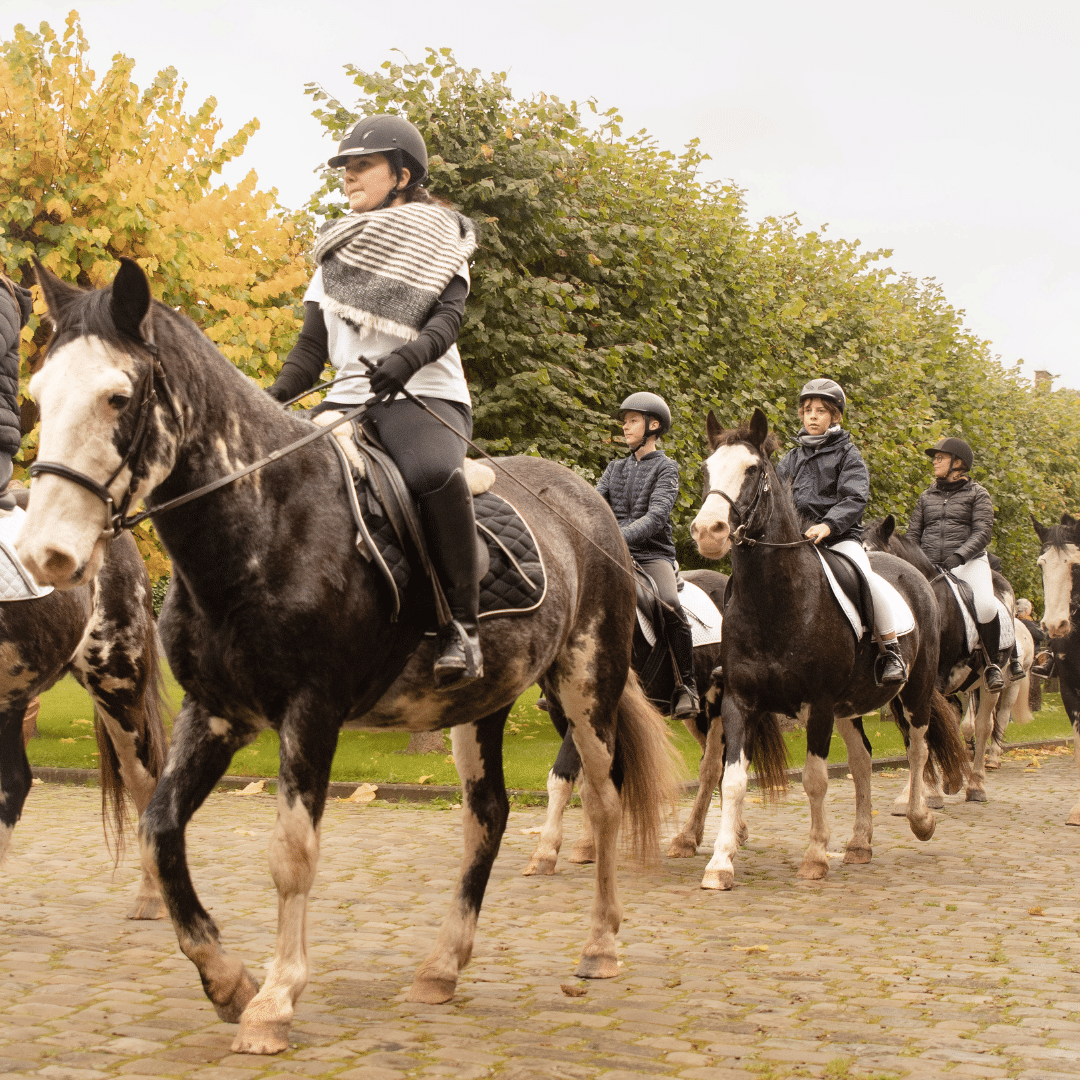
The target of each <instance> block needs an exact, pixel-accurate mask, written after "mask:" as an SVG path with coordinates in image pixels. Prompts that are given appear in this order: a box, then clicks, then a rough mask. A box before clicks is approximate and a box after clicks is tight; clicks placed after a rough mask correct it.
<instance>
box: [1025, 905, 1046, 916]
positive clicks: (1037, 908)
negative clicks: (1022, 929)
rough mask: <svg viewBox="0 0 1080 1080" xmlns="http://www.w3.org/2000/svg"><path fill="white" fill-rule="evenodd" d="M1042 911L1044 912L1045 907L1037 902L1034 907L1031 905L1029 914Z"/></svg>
mask: <svg viewBox="0 0 1080 1080" xmlns="http://www.w3.org/2000/svg"><path fill="white" fill-rule="evenodd" d="M1042 913H1043V909H1042V908H1041V907H1039V905H1038V904H1036V905H1035V906H1034V907H1029V908H1028V914H1029V915H1041V914H1042Z"/></svg>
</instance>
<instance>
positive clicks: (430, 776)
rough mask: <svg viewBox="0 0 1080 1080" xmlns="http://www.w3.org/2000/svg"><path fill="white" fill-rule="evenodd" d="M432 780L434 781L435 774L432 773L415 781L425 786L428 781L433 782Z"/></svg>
mask: <svg viewBox="0 0 1080 1080" xmlns="http://www.w3.org/2000/svg"><path fill="white" fill-rule="evenodd" d="M434 779H435V774H434V773H428V774H427V776H421V777H420V779H419V780H418V781H417V783H418V784H426V783H427V782H428V781H429V780H434Z"/></svg>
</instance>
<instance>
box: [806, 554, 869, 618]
mask: <svg viewBox="0 0 1080 1080" xmlns="http://www.w3.org/2000/svg"><path fill="white" fill-rule="evenodd" d="M818 550H819V551H820V552H821V554H822V555H823V556H824V557H825V561H826V562H827V563H828V564H829V569H830V570H831V571H832V572H833V576H834V577H835V578H836V580H837V581H838V582H839V584H840V588H841V589H843V590H844V595H845V596H846V597H847V598H848V599H849V600H850V601H851V602H852V603H853V604H854V605H855V608H856V610H857V611H858V612H859V617H860V618H861V619H862V624H863V626H865V627H867V629H868V630H869V631H870V632H871V633H873V630H874V598H873V596H871V595H870V586H869V584H867V581H866V578H864V577H863V575H862V573H861V571H860V570H859V568H858V567H857V566H856V565H855V563H853V562H852V561H851V559H849V558H848V557H847V556H846V555H844V554H843V553H842V552H839V551H834V550H833V549H832V548H828V547H824V546H822V547H820V548H819V549H818Z"/></svg>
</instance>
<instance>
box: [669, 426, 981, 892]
mask: <svg viewBox="0 0 1080 1080" xmlns="http://www.w3.org/2000/svg"><path fill="white" fill-rule="evenodd" d="M707 433H708V438H709V447H710V450H711V454H710V456H709V457H708V458H707V459H706V461H705V465H704V473H705V498H704V502H703V504H702V507H701V510H700V511H699V512H698V515H697V517H696V518H695V519H694V522H693V524H692V525H691V527H690V532H691V535H692V536H693V537H694V539H695V541H696V542H697V545H698V550H699V551H700V552H701V554H702V555H704V556H705V557H706V558H709V559H721V558H723V557H724V556H725V555H726V554H727V553H728V552H729V551H730V553H731V563H732V574H731V591H730V594H729V596H728V601H727V605H726V607H725V609H724V640H723V645H722V648H721V664H722V666H723V669H724V697H723V705H722V707H721V718H722V724H723V738H724V772H723V781H722V784H721V792H722V797H723V805H722V810H721V820H720V831H719V834H718V836H717V839H716V847H715V851H714V854H713V857H712V859H711V860H710V862H709V864H708V866H707V867H706V870H705V877H704V880H703V881H702V887H703V888H710V889H730V888H731V887H732V885H733V884H734V877H735V872H734V865H733V857H734V854H735V849H736V845H737V843H738V826H739V822H740V820H741V816H742V813H741V812H742V806H743V800H744V798H745V795H746V785H747V767H748V764H749V761H750V760H753V761H754V763H755V765H756V766H757V770H758V774H759V777H761V779H762V782H763V786H765V787H767V788H775V787H779V786H781V785H782V783H783V780H782V776H783V774H782V768H783V745H784V744H783V740H782V739H781V738H780V735H779V723H778V720H777V714H779V715H786V716H791V717H796V718H798V719H800V720H802V721H804V722H805V724H806V743H807V752H806V765H805V767H804V769H803V787H804V789H805V791H806V794H807V796H808V797H809V799H810V818H811V824H810V844H809V846H808V848H807V850H806V854H805V855H804V857H803V860H802V865H801V866H800V868H799V872H798V873H799V877H801V878H822V877H824V876H825V875H826V874H827V873H828V868H829V862H828V854H827V845H828V841H829V824H828V821H827V818H826V814H825V794H826V791H827V788H828V782H829V774H828V756H829V743H830V740H831V737H832V731H833V724H834V723H835V724H836V725H837V727H838V728H839V729H840V733H841V735H842V736H843V738H844V741H845V742H846V743H847V748H848V767H849V768H850V770H851V775H852V778H853V779H854V781H855V830H854V833H853V835H852V838H851V840H850V842H849V843H848V845H847V851H846V854H845V856H844V861H845V862H848V863H865V862H869V861H870V859H871V855H872V848H871V838H872V834H873V824H872V816H871V815H872V809H871V805H870V775H871V756H870V754H871V747H870V742H869V740H868V739H867V737H866V733H865V732H864V730H863V724H862V717H863V716H864V715H865V714H866V713H869V712H873V711H875V710H877V709H879V708H881V707H882V706H883V705H885V704H886V703H889V704H891V707H892V712H893V716H894V718H895V720H896V722H897V723H898V724H899V725H900V727H901V730H904V731H905V741H906V742H907V745H908V762H909V764H910V767H911V775H912V777H913V781H912V784H911V791H910V797H909V801H908V807H907V817H908V821H909V823H910V825H911V830H912V832H913V833H914V834H915V835H916V836H917V837H918V838H919V839H920V840H929V839H930V837H931V836H932V835H933V833H934V824H935V823H934V815H933V812H932V811H931V810H930V808H929V807H928V806H927V805H926V797H925V792H924V787H923V782H922V780H923V767H924V765H925V764H926V761H927V757H928V754H929V752H931V751H933V752H934V754H935V755H936V757H937V759H938V761H939V762H940V763H941V765H942V767H943V769H944V770H945V772H946V774H947V776H948V777H949V778H950V779H951V780H953V781H955V782H956V783H957V784H959V783H960V782H961V780H962V773H963V770H964V764H965V763H964V748H963V744H962V743H961V741H960V737H959V733H958V731H957V727H956V723H955V718H954V714H953V710H952V708H951V706H949V704H948V703H947V702H946V701H945V699H944V698H943V697H942V696H941V695H940V694H939V693H938V692H937V690H936V689H935V686H934V679H935V676H936V673H937V663H938V633H939V630H938V612H937V604H936V603H935V601H934V595H933V593H932V592H931V590H930V586H929V585H928V584H927V582H926V579H925V578H924V577H923V576H922V575H921V574H919V573H918V572H917V571H916V570H914V568H913V567H911V566H910V565H909V564H907V563H905V562H903V561H901V560H900V559H897V558H895V557H893V556H891V555H878V554H875V555H874V556H872V558H873V566H874V569H875V570H876V571H877V572H878V573H879V574H881V576H882V577H884V578H885V580H886V581H888V582H890V584H892V585H893V587H894V588H896V590H897V591H898V592H899V593H900V595H901V596H902V597H903V598H904V600H905V601H906V602H907V604H908V606H909V607H910V608H911V611H912V613H913V615H914V617H915V628H914V630H913V631H912V632H911V633H910V634H906V635H904V636H903V637H902V638H901V639H900V648H901V651H902V653H903V657H904V662H905V663H906V664H907V667H908V671H909V673H910V675H909V678H908V681H907V682H906V683H904V684H902V686H901V687H897V686H896V685H895V684H894V685H888V686H878V685H877V683H876V681H875V678H874V665H875V661H876V658H877V653H878V650H877V646H876V645H875V644H874V643H873V642H872V641H871V640H869V636H867V637H864V638H863V640H862V641H860V642H856V640H855V635H854V633H853V632H852V629H851V626H850V625H849V623H848V622H847V620H846V617H845V616H844V615H843V613H842V612H841V610H840V607H839V605H838V604H837V602H836V600H835V598H834V597H833V596H832V594H831V592H830V588H829V584H828V581H827V579H826V576H825V573H824V571H823V569H822V567H821V564H820V561H819V559H818V556H817V554H816V552H814V551H813V550H812V549H811V547H810V546H809V545H808V544H807V543H805V542H803V540H804V538H803V527H802V526H801V525H800V523H799V520H798V518H797V515H796V513H795V508H794V505H793V504H792V501H791V496H790V493H789V491H788V490H787V488H786V486H785V485H782V484H780V483H779V481H778V480H777V477H776V473H775V471H774V469H773V466H772V463H771V461H770V456H771V454H772V453H773V451H774V450H775V449H776V446H777V440H776V437H775V436H773V435H771V434H770V432H769V426H768V420H767V419H766V417H765V414H764V413H763V412H762V411H761V410H760V409H756V410H755V411H754V415H753V418H752V419H751V421H750V423H749V425H748V426H747V427H745V428H741V429H733V430H728V431H725V430H724V429H723V428H722V427H721V426H720V424H719V423H717V421H716V418H715V417H714V416H713V414H712V413H711V412H710V413H709V416H708V421H707ZM898 690H899V692H898ZM778 758H779V760H777V759H778Z"/></svg>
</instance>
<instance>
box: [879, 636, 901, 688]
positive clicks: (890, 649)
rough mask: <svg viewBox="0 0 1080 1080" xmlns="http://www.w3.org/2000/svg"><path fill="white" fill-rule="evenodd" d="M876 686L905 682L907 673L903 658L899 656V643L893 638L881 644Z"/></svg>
mask: <svg viewBox="0 0 1080 1080" xmlns="http://www.w3.org/2000/svg"><path fill="white" fill-rule="evenodd" d="M879 671H880V674H879V675H878V679H877V682H878V685H879V686H884V684H885V683H902V682H907V677H908V671H907V665H906V664H905V663H904V658H903V656H901V655H900V642H899V641H897V640H896V638H893V639H892V640H891V641H883V642H881V659H880V661H879Z"/></svg>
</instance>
